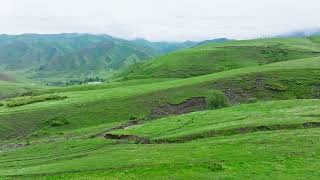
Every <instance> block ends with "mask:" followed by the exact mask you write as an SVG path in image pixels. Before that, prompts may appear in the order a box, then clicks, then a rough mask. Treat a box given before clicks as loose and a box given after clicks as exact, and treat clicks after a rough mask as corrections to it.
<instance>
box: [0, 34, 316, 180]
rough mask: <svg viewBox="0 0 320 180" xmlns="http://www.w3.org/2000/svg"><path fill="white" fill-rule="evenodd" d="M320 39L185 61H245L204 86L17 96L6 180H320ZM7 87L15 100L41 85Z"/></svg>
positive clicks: (1, 118) (8, 127) (0, 144)
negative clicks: (16, 92)
mask: <svg viewBox="0 0 320 180" xmlns="http://www.w3.org/2000/svg"><path fill="white" fill-rule="evenodd" d="M318 41H319V38H318V37H310V38H303V39H265V40H253V41H232V42H225V43H223V44H212V43H211V44H205V45H203V46H199V47H194V48H192V49H190V50H183V51H178V52H176V55H177V57H178V54H179V53H181V52H187V51H188V53H190V55H192V53H191V52H192V51H194V52H195V54H197V51H198V50H197V49H201V51H202V50H204V49H209V51H213V52H217V51H219V52H220V53H221V52H223V53H222V54H224V57H229V58H230V61H229V60H228V62H230V63H232V64H235V63H237V62H238V61H236V60H234V59H237V58H238V57H240V56H241V57H243V59H242V61H241V62H245V63H243V64H241V63H240V65H239V66H237V67H235V66H233V68H231V69H229V67H230V66H226V64H220V65H221V67H224V68H225V69H222V70H221V71H220V70H219V72H215V71H213V73H212V72H211V71H206V73H205V75H201V76H200V74H201V73H200V74H199V73H196V74H193V75H192V76H196V77H190V76H189V75H190V74H189V75H188V76H186V77H184V78H181V77H182V76H176V74H177V73H176V72H175V73H172V74H170V73H171V71H164V72H163V73H162V74H167V75H170V76H153V77H152V76H151V74H146V78H143V77H138V78H134V76H132V78H133V79H132V80H125V78H124V79H122V81H111V82H105V83H101V84H93V85H89V84H87V85H80V86H68V87H39V88H37V86H36V87H33V88H30V90H29V91H28V94H20V96H19V97H13V98H8V97H6V98H5V99H3V100H0V179H50V180H52V179H53V180H55V179H77V180H78V179H80V180H81V179H190V178H191V179H208V177H215V178H217V179H248V178H249V179H318V177H319V176H320V172H319V170H318V169H319V168H318V167H319V165H320V156H319V153H318V152H319V151H320V144H319V142H320V141H319V139H320V131H319V128H320V119H319V117H320V111H319V106H320V100H319V98H320V57H314V56H317V55H318V48H319V47H318ZM275 44H276V45H275ZM253 47H254V48H253ZM261 48H262V49H264V48H265V49H267V50H266V52H264V53H265V54H264V55H265V56H263V57H264V58H261V59H259V58H258V59H256V58H257V57H262V55H261V54H259V53H258V55H257V54H256V53H257V51H258V50H257V49H259V51H260V50H261ZM270 48H271V49H273V48H275V49H276V50H272V51H271V50H270ZM253 49H254V50H253ZM279 49H282V50H283V51H282V50H281V51H279ZM94 50H98V49H95V48H94ZM189 51H190V52H189ZM284 51H285V52H288V53H283V52H284ZM227 52H228V53H227ZM248 52H250V53H248ZM174 54H175V53H174ZM233 55H234V56H233ZM254 55H256V56H254ZM168 56H172V55H168ZM179 56H183V53H182V54H180V55H179ZM253 56H254V57H255V58H251V57H253ZM164 57H166V56H164ZM244 57H246V58H244ZM306 57H307V58H306ZM179 58H180V59H184V58H183V57H179ZM200 59H205V57H201V58H200ZM278 61H281V62H278ZM154 62H157V59H155V60H154ZM257 62H263V63H261V64H257ZM188 63H191V62H188V61H186V63H185V64H183V66H184V67H186V66H188ZM191 64H192V63H191ZM159 65H162V63H159ZM195 65H196V64H195ZM217 65H219V63H218V62H217ZM183 66H181V67H180V64H179V65H174V64H173V65H172V67H174V68H175V67H177V68H182V69H183ZM195 67H196V68H197V67H199V66H195ZM227 67H228V68H227ZM170 69H172V68H170ZM138 70H141V69H138ZM138 70H137V72H138ZM155 72H156V71H155ZM190 72H191V71H190ZM194 72H199V71H197V70H195V71H194ZM160 74H161V73H160ZM149 75H150V77H148V76H149ZM171 75H173V76H171ZM1 77H2V79H3V80H2V81H0V83H7V84H8V87H10V88H12V87H14V88H16V89H15V90H21V87H24V86H16V87H15V86H13V84H18V85H24V84H23V82H24V83H26V84H29V83H30V82H28V81H24V80H23V79H20V78H18V77H15V76H12V75H10V74H3V75H2V76H1ZM154 77H159V78H154ZM165 77H169V78H165ZM127 78H129V79H130V77H129V76H128V77H127ZM0 85H1V84H0ZM8 92H10V90H9V91H8ZM21 95H22V96H21ZM29 95H31V96H29Z"/></svg>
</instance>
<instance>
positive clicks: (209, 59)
mask: <svg viewBox="0 0 320 180" xmlns="http://www.w3.org/2000/svg"><path fill="white" fill-rule="evenodd" d="M314 38H315V37H314ZM319 55H320V44H319V43H318V42H317V41H314V40H312V38H311V39H308V38H297V39H290V38H286V39H263V40H262V39H259V40H250V41H230V42H224V43H211V44H207V45H203V46H198V47H194V48H191V49H185V50H180V51H177V52H173V53H170V54H168V55H165V56H161V57H159V58H156V59H154V60H152V61H149V62H146V63H144V64H140V65H136V66H133V67H132V68H131V69H129V70H127V71H126V72H125V73H123V75H124V76H125V78H126V79H134V78H154V77H162V78H164V77H171V78H172V77H174V78H187V77H193V76H199V75H205V74H211V73H215V72H221V71H226V70H231V69H237V68H244V67H251V66H259V65H264V64H270V63H274V62H280V61H287V60H293V59H302V58H308V57H315V56H319Z"/></svg>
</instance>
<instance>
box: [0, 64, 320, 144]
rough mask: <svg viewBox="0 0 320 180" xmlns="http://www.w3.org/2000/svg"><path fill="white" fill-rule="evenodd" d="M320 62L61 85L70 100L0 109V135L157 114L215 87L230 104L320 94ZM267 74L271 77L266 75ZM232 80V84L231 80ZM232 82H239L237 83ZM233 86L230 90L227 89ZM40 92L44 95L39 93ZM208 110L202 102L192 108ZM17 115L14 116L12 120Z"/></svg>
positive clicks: (37, 132) (205, 94)
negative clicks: (143, 80) (153, 79)
mask: <svg viewBox="0 0 320 180" xmlns="http://www.w3.org/2000/svg"><path fill="white" fill-rule="evenodd" d="M319 63H320V59H319V58H311V59H302V60H293V61H286V62H280V63H274V64H270V65H265V66H258V67H249V68H242V69H235V70H231V71H224V72H220V73H214V74H210V75H206V76H199V77H194V78H188V79H182V80H170V81H164V82H155V83H152V82H149V83H147V84H143V83H138V82H135V83H136V85H135V84H133V85H132V84H130V83H129V84H126V83H123V84H120V85H119V84H118V85H114V86H113V85H112V84H111V85H110V86H111V87H106V86H105V87H101V88H97V89H95V90H89V91H83V90H80V91H76V90H75V89H69V90H70V91H60V90H59V89H57V92H59V91H60V93H57V95H59V96H67V97H68V98H67V99H64V100H58V101H48V102H39V103H34V104H29V105H25V106H19V107H6V106H3V107H0V114H1V117H0V122H1V126H2V131H1V132H0V134H1V136H0V138H2V139H8V138H9V139H10V138H12V137H25V136H46V135H48V134H51V135H53V134H59V132H63V131H68V130H76V129H80V128H88V127H94V126H98V125H101V126H104V125H105V126H106V127H108V126H109V125H108V124H112V125H114V124H117V123H123V122H125V121H129V120H130V119H136V118H138V119H143V118H146V117H148V116H156V117H158V116H161V115H163V114H165V112H164V113H156V114H152V113H151V112H152V110H153V109H156V108H157V107H161V106H163V105H165V104H166V103H171V104H179V103H182V102H185V101H186V100H187V99H190V98H192V97H207V98H210V96H211V95H214V96H215V95H216V91H215V90H221V91H225V96H227V97H228V98H229V101H230V103H231V104H237V103H242V102H251V101H266V100H279V99H296V98H319V94H320V92H319V91H320V89H319V74H320V69H319V67H320V66H319V65H320V64H319ZM295 72H297V73H295ZM299 72H300V73H299ZM302 72H306V73H302ZM261 75H264V76H262V77H263V82H262V83H260V86H259V88H260V89H259V90H257V91H254V89H255V88H256V79H254V78H253V79H252V81H245V80H244V79H246V78H252V77H261ZM267 75H272V76H270V78H268V76H267ZM273 76H275V77H277V79H275V78H273ZM230 81H232V83H229V82H230ZM243 81H244V82H245V83H243ZM234 84H238V85H237V86H234ZM112 86H113V87H112ZM229 89H231V92H232V93H229V91H226V90H229ZM44 92H47V91H44ZM37 93H40V94H41V91H40V92H39V91H38V92H37ZM51 94H52V93H51ZM234 97H235V98H234ZM238 97H239V98H238ZM218 100H219V99H218ZM17 101H19V99H17ZM21 101H24V100H23V99H22V100H21ZM219 101H220V100H219ZM190 108H191V109H190V111H193V109H192V107H190ZM206 108H207V107H206V106H202V107H197V108H196V109H194V110H199V109H200V110H201V109H206ZM119 111H121V113H119ZM150 113H151V114H150ZM13 117H15V118H14V120H13ZM56 120H57V121H59V122H64V121H65V120H67V121H68V124H65V125H61V126H58V127H55V126H51V125H50V124H51V123H52V122H54V121H56Z"/></svg>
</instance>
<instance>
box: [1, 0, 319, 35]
mask: <svg viewBox="0 0 320 180" xmlns="http://www.w3.org/2000/svg"><path fill="white" fill-rule="evenodd" d="M319 7H320V1H319V0H304V1H302V0H135V1H133V0H0V33H8V34H21V33H60V32H86V33H99V34H110V35H114V36H118V37H122V38H129V39H132V38H136V37H144V38H147V39H150V40H187V39H188V40H203V39H211V38H218V37H229V38H237V39H246V38H254V37H259V36H264V35H272V34H279V33H284V32H288V31H293V30H300V29H305V28H315V27H320V21H319V19H320V13H319V10H318V8H319Z"/></svg>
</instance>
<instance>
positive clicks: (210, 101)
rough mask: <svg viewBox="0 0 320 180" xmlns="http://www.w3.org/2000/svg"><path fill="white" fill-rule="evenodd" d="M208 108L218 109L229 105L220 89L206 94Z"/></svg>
mask: <svg viewBox="0 0 320 180" xmlns="http://www.w3.org/2000/svg"><path fill="white" fill-rule="evenodd" d="M207 105H208V108H209V109H218V108H223V107H227V106H229V101H228V98H227V97H226V96H225V95H224V93H223V92H221V91H213V92H211V93H210V94H209V95H208V96H207Z"/></svg>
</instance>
